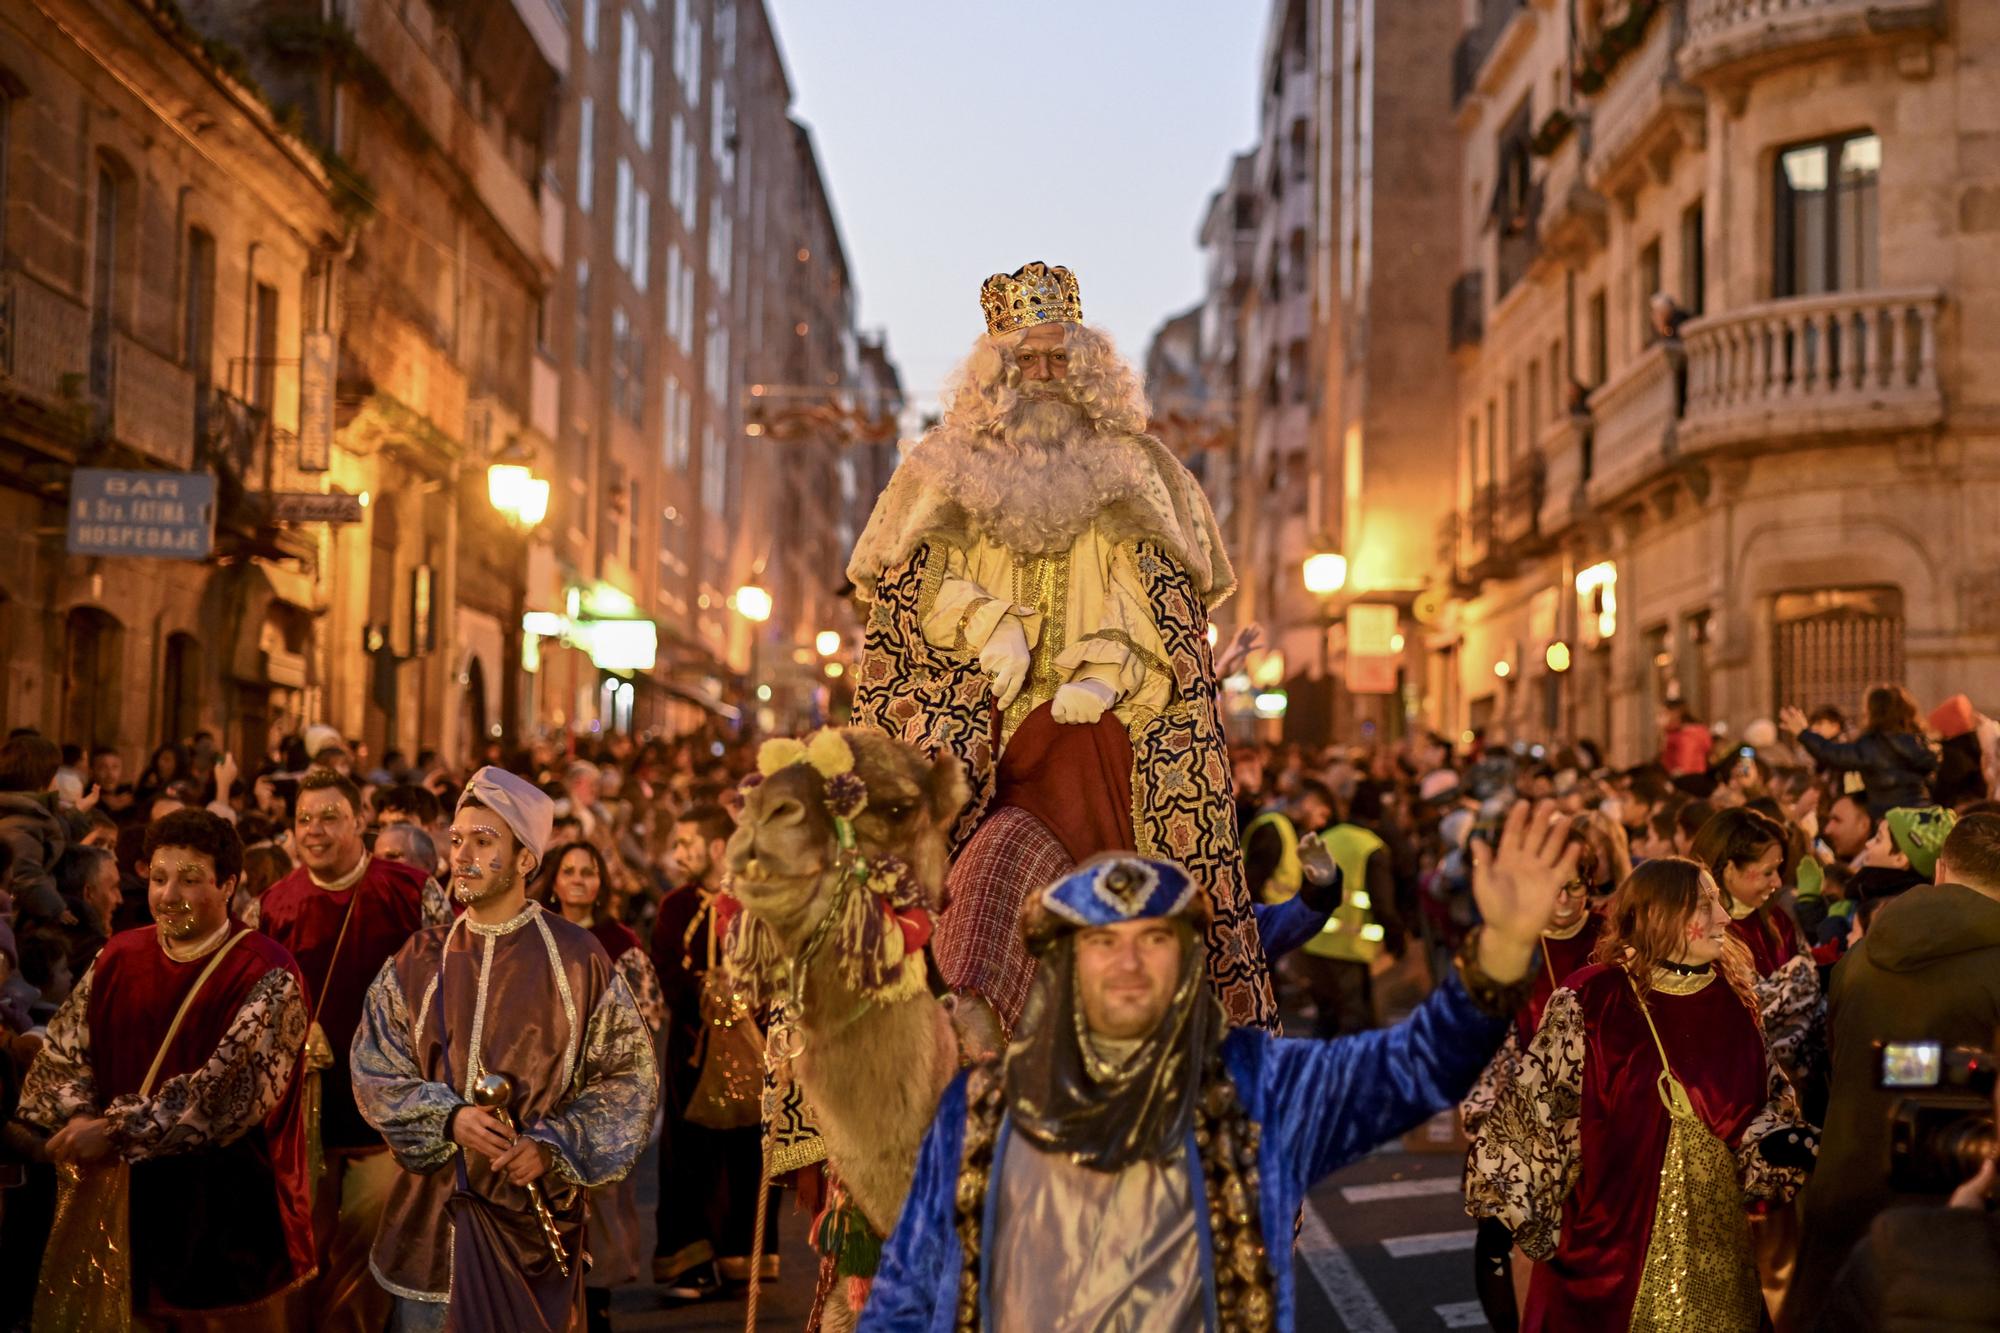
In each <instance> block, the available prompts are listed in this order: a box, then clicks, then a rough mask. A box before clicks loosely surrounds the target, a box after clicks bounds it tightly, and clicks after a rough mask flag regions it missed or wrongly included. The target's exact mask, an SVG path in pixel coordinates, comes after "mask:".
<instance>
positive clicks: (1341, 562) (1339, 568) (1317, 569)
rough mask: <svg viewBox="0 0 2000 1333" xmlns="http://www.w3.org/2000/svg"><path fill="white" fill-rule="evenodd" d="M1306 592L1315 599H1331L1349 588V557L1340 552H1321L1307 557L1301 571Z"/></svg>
mask: <svg viewBox="0 0 2000 1333" xmlns="http://www.w3.org/2000/svg"><path fill="white" fill-rule="evenodd" d="M1301 572H1302V573H1303V574H1304V575H1305V580H1306V591H1307V592H1309V593H1311V594H1312V595H1313V596H1315V597H1331V596H1333V594H1335V593H1337V592H1339V591H1340V590H1341V589H1342V588H1345V587H1346V586H1347V557H1346V556H1344V555H1342V554H1340V553H1339V552H1338V551H1320V552H1318V553H1317V554H1315V555H1309V556H1307V557H1306V561H1305V565H1304V567H1303V569H1302V571H1301Z"/></svg>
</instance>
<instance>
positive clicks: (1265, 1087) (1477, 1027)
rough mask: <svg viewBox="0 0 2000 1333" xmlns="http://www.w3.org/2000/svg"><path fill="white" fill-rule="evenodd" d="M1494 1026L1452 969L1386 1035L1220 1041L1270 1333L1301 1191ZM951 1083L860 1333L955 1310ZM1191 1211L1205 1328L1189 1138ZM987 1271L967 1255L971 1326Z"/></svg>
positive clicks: (954, 1101) (1420, 1108) (1203, 1209)
mask: <svg viewBox="0 0 2000 1333" xmlns="http://www.w3.org/2000/svg"><path fill="white" fill-rule="evenodd" d="M1506 1032H1507V1020H1506V1019H1504V1018H1495V1017H1491V1016H1489V1015H1487V1014H1486V1013H1484V1012H1483V1011H1481V1010H1480V1009H1479V1008H1477V1007H1476V1006H1475V1005H1474V1004H1473V1003H1472V1000H1471V999H1470V997H1468V996H1467V995H1466V993H1465V988H1464V986H1463V985H1461V984H1460V982H1459V980H1458V975H1457V973H1456V972H1453V973H1452V974H1451V975H1449V976H1447V977H1446V979H1445V982H1444V984H1443V985H1441V986H1439V987H1438V988H1437V989H1436V990H1435V991H1433V992H1432V993H1431V995H1430V997H1429V998H1428V999H1426V1000H1425V1001H1424V1002H1423V1003H1422V1004H1421V1005H1419V1006H1418V1007H1417V1009H1416V1011H1415V1012H1414V1013H1412V1014H1411V1015H1410V1016H1409V1017H1408V1018H1407V1019H1405V1020H1404V1021H1403V1022H1401V1023H1399V1024H1397V1025H1396V1026H1395V1027H1392V1028H1383V1029H1380V1030H1378V1031H1374V1032H1363V1033H1357V1034H1355V1035H1352V1036H1346V1037H1337V1038H1335V1039H1333V1040H1331V1041H1315V1040H1310V1039H1305V1038H1284V1037H1272V1036H1271V1035H1269V1034H1268V1033H1266V1032H1263V1031H1262V1030H1260V1029H1256V1028H1237V1029H1235V1030H1234V1031H1232V1032H1231V1033H1230V1034H1229V1036H1228V1037H1227V1038H1225V1039H1224V1041H1223V1045H1222V1057H1223V1062H1224V1065H1225V1067H1226V1068H1227V1069H1228V1071H1229V1074H1230V1077H1231V1078H1233V1079H1234V1080H1235V1082H1236V1089H1237V1095H1238V1096H1239V1098H1240V1099H1241V1100H1242V1103H1243V1109H1244V1110H1245V1112H1246V1113H1248V1115H1249V1116H1250V1118H1251V1119H1252V1120H1255V1121H1256V1122H1257V1123H1258V1124H1259V1125H1260V1126H1261V1127H1262V1132H1263V1137H1262V1147H1261V1149H1260V1153H1259V1163H1258V1167H1259V1177H1260V1197H1259V1204H1260V1207H1261V1209H1262V1214H1263V1226H1264V1238H1265V1241H1266V1243H1267V1244H1269V1245H1270V1246H1271V1249H1272V1268H1273V1270H1274V1274H1275V1276H1276V1279H1277V1290H1276V1296H1277V1328H1278V1329H1279V1333H1286V1331H1287V1330H1289V1329H1290V1328H1291V1327H1292V1318H1293V1308H1294V1299H1293V1291H1292V1263H1291V1250H1290V1246H1289V1245H1288V1244H1286V1238H1287V1237H1289V1236H1291V1235H1292V1226H1293V1222H1294V1220H1295V1219H1296V1218H1297V1216H1298V1211H1299V1207H1300V1205H1301V1204H1302V1203H1303V1201H1304V1199H1305V1194H1306V1190H1307V1189H1308V1188H1309V1187H1310V1186H1311V1185H1312V1184H1313V1183H1314V1182H1315V1181H1318V1180H1320V1179H1322V1178H1323V1177H1325V1176H1327V1175H1330V1174H1331V1173H1333V1172H1334V1171H1336V1170H1338V1169H1340V1168H1341V1167H1342V1166H1345V1165H1346V1164H1348V1163H1349V1162H1352V1161H1354V1160H1355V1159H1356V1158H1358V1157H1360V1156H1362V1155H1363V1154H1365V1153H1367V1152H1368V1151H1370V1150H1371V1149H1373V1148H1374V1147H1375V1146H1376V1145H1377V1144H1379V1143H1382V1142H1384V1141H1385V1140H1388V1139H1391V1138H1394V1137H1395V1136H1397V1135H1398V1134H1401V1133H1403V1132H1405V1131H1406V1130H1409V1129H1411V1128H1413V1127H1415V1126H1417V1125H1419V1124H1422V1123H1423V1122H1424V1121H1425V1120H1427V1119H1429V1118H1430V1117H1431V1116H1433V1115H1435V1114H1437V1113H1438V1112H1439V1111H1443V1110H1445V1109H1447V1108H1449V1107H1452V1106H1455V1105H1457V1104H1458V1101H1459V1099H1460V1098H1462V1097H1463V1096H1464V1095H1465V1093H1466V1090H1467V1089H1469V1088H1470V1087H1471V1086H1472V1082H1473V1080H1474V1079H1475V1078H1477V1077H1478V1076H1479V1071H1480V1070H1481V1069H1483V1068H1485V1066H1486V1062H1487V1061H1488V1060H1490V1059H1491V1058H1492V1056H1493V1053H1494V1051H1496V1050H1497V1049H1499V1046H1500V1042H1501V1039H1502V1038H1503V1037H1504V1036H1505V1035H1506ZM965 1084H966V1076H965V1075H964V1074H961V1075H959V1076H958V1078H956V1079H954V1080H953V1081H952V1083H951V1085H950V1086H949V1087H947V1088H946V1089H945V1092H944V1098H943V1100H942V1101H940V1102H939V1104H938V1110H937V1117H936V1119H934V1120H933V1121H932V1122H931V1128H930V1132H929V1133H928V1134H926V1135H925V1137H924V1144H923V1148H922V1150H921V1151H920V1153H919V1154H918V1157H917V1172H916V1178H915V1179H914V1180H912V1181H911V1182H910V1193H909V1197H908V1198H907V1199H906V1200H905V1201H904V1203H903V1212H902V1215H901V1216H900V1217H899V1218H898V1219H897V1222H896V1229H895V1232H894V1233H893V1234H892V1235H891V1236H890V1237H889V1241H888V1244H887V1245H886V1246H885V1247H884V1249H883V1252H882V1266H881V1268H880V1270H879V1271H878V1272H877V1274H876V1278H875V1285H874V1290H873V1291H872V1293H871V1294H870V1296H869V1301H868V1307H867V1309H866V1310H865V1311H864V1312H863V1313H862V1317H861V1324H860V1329H861V1333H950V1330H951V1328H952V1323H953V1320H954V1318H955V1316H956V1314H957V1310H958V1286H959V1278H960V1275H961V1272H962V1270H963V1267H964V1256H963V1253H962V1251H961V1249H960V1246H959V1241H958V1234H957V1231H956V1229H955V1227H954V1225H953V1222H954V1204H955V1200H956V1197H957V1193H958V1177H959V1163H960V1158H961V1156H962V1144H963V1141H964V1137H965ZM1010 1137H1011V1123H1010V1121H1009V1120H1007V1119H1004V1118H1003V1119H1002V1121H1001V1124H1000V1136H999V1139H998V1141H997V1142H996V1144H995V1146H994V1150H993V1166H992V1171H991V1174H990V1176H989V1180H991V1181H998V1180H999V1179H1000V1171H1001V1165H1002V1162H1003V1160H1004V1158H1005V1154H1006V1151H1007V1145H1008V1141H1009V1139H1010ZM1183 1151H1184V1152H1186V1153H1187V1155H1188V1159H1187V1160H1188V1180H1189V1182H1190V1185H1191V1187H1192V1190H1193V1194H1194V1197H1193V1199H1192V1201H1191V1202H1192V1207H1193V1208H1194V1215H1195V1219H1196V1226H1197V1229H1198V1230H1199V1232H1200V1236H1201V1253H1202V1273H1203V1286H1204V1288H1205V1290H1206V1293H1207V1304H1208V1324H1209V1327H1211V1328H1213V1327H1215V1326H1216V1318H1215V1287H1214V1277H1213V1275H1214V1270H1215V1258H1214V1252H1213V1248H1212V1246H1211V1244H1210V1239H1209V1234H1208V1204H1207V1201H1206V1199H1205V1198H1204V1197H1203V1191H1202V1173H1201V1163H1200V1159H1199V1157H1198V1156H1197V1155H1196V1152H1195V1147H1194V1140H1193V1136H1192V1134H1190V1136H1189V1138H1188V1140H1187V1142H1186V1143H1185V1145H1184V1146H1183ZM995 1197H996V1194H995V1192H993V1191H991V1190H989V1191H988V1195H987V1199H986V1203H985V1209H986V1218H985V1222H984V1225H983V1226H982V1228H981V1234H982V1235H984V1236H987V1237H992V1236H995V1235H997V1234H998V1233H997V1229H996V1226H995V1219H994V1216H993V1213H994V1199H995ZM988 1268H989V1263H988V1260H987V1259H986V1258H985V1257H982V1258H981V1261H980V1284H979V1286H980V1293H981V1295H980V1299H981V1310H980V1322H981V1325H982V1326H984V1327H991V1326H992V1323H991V1319H990V1318H989V1315H990V1311H988V1310H986V1309H985V1308H984V1301H985V1299H986V1297H985V1293H986V1292H987V1291H988V1290H989V1288H990V1284H989V1283H988V1282H987V1280H986V1278H987V1273H988Z"/></svg>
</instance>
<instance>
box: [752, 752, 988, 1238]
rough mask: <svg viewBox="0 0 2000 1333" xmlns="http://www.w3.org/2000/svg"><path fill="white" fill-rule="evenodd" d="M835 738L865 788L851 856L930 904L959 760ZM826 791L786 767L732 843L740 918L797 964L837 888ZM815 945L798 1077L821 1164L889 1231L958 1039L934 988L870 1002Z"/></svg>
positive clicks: (952, 1067)
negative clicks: (885, 868)
mask: <svg viewBox="0 0 2000 1333" xmlns="http://www.w3.org/2000/svg"><path fill="white" fill-rule="evenodd" d="M841 734H842V735H843V736H844V737H846V739H847V742H848V745H849V747H850V748H851V749H852V750H853V752H854V759H855V771H856V772H858V773H859V774H860V775H861V777H862V779H863V780H864V781H865V782H866V783H867V784H868V805H867V808H866V809H865V810H863V811H862V813H861V814H860V815H859V816H858V817H857V818H856V819H855V820H854V828H855V835H856V841H857V845H858V847H859V849H860V850H861V851H862V852H863V853H864V854H870V855H879V854H883V853H891V854H894V855H896V856H899V857H901V858H902V859H903V860H904V861H905V862H907V863H908V864H909V866H910V868H911V870H912V871H913V872H914V874H915V875H916V877H917V879H918V881H919V882H920V883H921V884H922V885H923V887H924V891H925V893H926V895H928V897H929V899H930V902H931V906H932V907H933V909H934V910H935V908H936V907H937V905H938V903H937V896H938V895H939V894H940V893H941V892H942V889H943V885H944V872H945V864H946V859H947V850H946V841H945V839H946V832H947V830H948V829H949V828H950V826H951V821H952V820H953V819H954V818H955V817H956V816H957V814H958V811H959V809H960V807H961V806H962V805H963V804H964V803H965V799H966V787H965V778H964V775H963V773H962V772H961V770H960V768H959V764H958V761H957V760H956V759H954V758H952V757H950V756H949V755H947V756H944V757H943V758H940V759H938V760H936V761H935V762H933V761H931V760H929V759H926V758H925V757H924V755H923V754H922V753H921V752H920V751H918V750H916V749H914V748H912V747H911V746H908V745H904V744H903V743H901V742H900V741H895V740H892V739H890V738H889V737H888V736H887V735H886V734H884V733H882V732H880V731H877V730H875V729H873V728H870V727H848V728H845V729H844V730H843V731H842V733H841ZM824 792H825V786H824V782H823V781H822V779H821V778H820V775H819V774H818V773H817V772H815V771H814V770H813V769H812V768H811V767H809V766H807V765H805V764H795V765H793V766H792V767H790V768H785V769H781V770H780V771H778V772H777V773H775V774H772V775H771V776H769V777H768V778H766V779H765V780H764V781H763V782H762V783H761V784H759V785H758V786H756V787H753V788H751V789H750V791H749V793H748V795H747V797H746V799H745V803H744V809H743V814H742V818H741V820H740V821H739V823H738V826H737V829H736V833H735V836H734V837H732V838H731V839H730V840H729V870H730V873H731V875H732V877H733V879H734V892H735V894H736V896H737V898H738V899H739V900H740V901H741V902H742V904H743V908H744V911H745V913H746V915H749V916H755V917H761V918H762V919H763V920H764V922H765V923H766V924H767V925H768V926H769V927H770V928H771V930H772V931H773V932H774V933H775V934H776V935H777V938H778V940H779V942H780V943H781V945H783V946H784V948H785V951H786V952H787V954H790V955H794V956H795V955H796V954H797V953H798V951H799V950H801V949H803V948H804V946H805V943H806V941H807V940H808V939H809V938H810V937H811V935H812V933H813V928H814V926H816V925H817V924H818V923H819V921H820V920H821V919H822V918H823V917H824V916H825V915H826V913H827V912H828V911H829V910H831V908H832V906H833V895H834V891H835V889H836V887H837V873H838V869H837V867H838V862H839V857H838V844H837V842H836V838H835V831H834V823H833V819H832V817H831V816H830V815H829V814H828V813H827V811H826V808H825V806H824V804H823V799H822V798H823V796H824ZM857 891H858V890H857ZM829 938H831V937H829ZM823 947H824V952H821V953H819V954H817V955H816V956H815V957H814V958H813V959H812V961H811V962H810V963H809V964H808V965H807V971H806V977H805V985H804V1006H803V1007H804V1012H803V1014H802V1016H801V1018H800V1028H801V1030H802V1031H803V1033H804V1037H805V1044H804V1050H803V1051H802V1053H801V1054H800V1056H799V1058H798V1059H797V1060H796V1061H794V1062H793V1066H792V1071H793V1074H794V1076H795V1077H796V1078H797V1079H798V1081H799V1085H800V1087H801V1089H802V1090H803V1091H804V1093H805V1098H806V1101H807V1102H808V1103H809V1104H810V1105H811V1107H812V1110H813V1115H814V1118H815V1120H816V1121H817V1123H818V1126H819V1130H820V1133H821V1135H822V1136H823V1137H824V1138H825V1140H826V1150H827V1160H828V1163H829V1164H830V1165H831V1166H832V1168H833V1170H834V1172H835V1173H836V1174H837V1175H838V1176H839V1177H840V1179H841V1181H842V1182H843V1183H844V1184H845V1185H846V1187H847V1189H848V1191H849V1193H850V1194H851V1195H852V1196H853V1199H854V1202H855V1205H856V1206H857V1207H859V1208H860V1209H861V1212H862V1215H863V1216H865V1217H866V1218H867V1219H868V1221H869V1223H870V1224H871V1225H872V1226H873V1227H874V1228H875V1230H876V1231H877V1232H878V1233H879V1234H881V1235H884V1236H886V1235H888V1234H889V1231H890V1230H891V1228H893V1227H894V1226H895V1223H896V1215H897V1214H898V1213H899V1212H900V1211H901V1209H902V1206H903V1196H904V1195H905V1194H907V1193H908V1192H909V1188H910V1177H911V1175H912V1174H913V1173H914V1172H915V1170H916V1164H917V1150H918V1148H919V1147H920V1146H921V1144H922V1141H923V1136H924V1131H925V1130H926V1129H928V1128H929V1126H930V1122H931V1116H932V1114H933V1113H934V1112H935V1111H936V1109H937V1101H938V1096H939V1094H940V1093H942V1092H943V1090H944V1086H945V1084H946V1083H948V1082H950V1081H951V1078H952V1076H953V1075H954V1074H955V1073H956V1072H957V1071H958V1066H959V1060H958V1043H957V1039H956V1037H955V1036H954V1035H953V1029H952V1025H951V1021H950V1019H949V1018H948V1016H947V1015H946V1013H945V1010H944V1008H943V1007H942V1006H941V1005H940V1004H939V1003H938V1002H937V1001H936V1000H935V999H933V998H932V997H931V996H930V995H929V994H928V993H921V994H919V995H917V996H916V997H914V998H912V999H907V1000H902V1001H898V1002H895V1003H890V1004H884V1003H864V1002H862V1001H861V1000H859V999H858V998H857V997H856V996H855V995H854V993H853V992H852V991H851V990H850V989H849V988H848V987H847V986H846V984H845V983H844V982H843V981H842V980H841V978H840V976H839V971H838V969H837V967H836V966H835V963H836V958H835V956H834V952H833V949H832V947H830V946H823ZM857 1011H858V1012H857Z"/></svg>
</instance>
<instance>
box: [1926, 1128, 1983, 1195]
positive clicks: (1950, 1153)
mask: <svg viewBox="0 0 2000 1333" xmlns="http://www.w3.org/2000/svg"><path fill="white" fill-rule="evenodd" d="M1994 1142H1995V1139H1994V1128H1993V1117H1992V1116H1990V1115H1989V1116H1986V1117H1985V1118H1983V1119H1982V1118H1980V1117H1979V1116H1967V1117H1966V1118H1965V1119H1963V1120H1960V1121H1959V1122H1957V1123H1956V1124H1952V1125H1946V1126H1944V1127H1943V1128H1942V1129H1940V1130H1939V1131H1938V1134H1937V1137H1936V1138H1935V1139H1933V1140H1932V1141H1931V1150H1932V1152H1933V1154H1934V1156H1933V1158H1932V1160H1933V1163H1934V1164H1935V1166H1936V1167H1937V1169H1938V1170H1940V1171H1942V1172H1944V1173H1945V1174H1948V1175H1950V1176H1951V1177H1953V1178H1954V1179H1957V1180H1965V1179H1967V1178H1968V1177H1971V1176H1975V1175H1978V1174H1979V1169H1980V1168H1981V1167H1983V1166H1985V1165H1986V1159H1987V1158H1989V1157H1992V1156H1994Z"/></svg>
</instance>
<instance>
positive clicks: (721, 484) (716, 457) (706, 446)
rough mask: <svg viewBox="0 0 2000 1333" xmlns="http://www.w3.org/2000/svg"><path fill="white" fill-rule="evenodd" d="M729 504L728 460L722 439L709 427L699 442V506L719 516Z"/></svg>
mask: <svg viewBox="0 0 2000 1333" xmlns="http://www.w3.org/2000/svg"><path fill="white" fill-rule="evenodd" d="M728 502H729V458H728V455H727V454H726V453H725V452H724V451H723V447H722V439H721V437H720V436H718V435H717V434H716V433H715V428H714V427H713V426H710V427H709V428H708V429H707V430H705V431H703V432H702V440H701V505H702V508H704V509H706V510H707V511H708V512H709V513H711V514H720V513H721V512H722V511H723V508H724V506H726V505H727V504H728Z"/></svg>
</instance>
